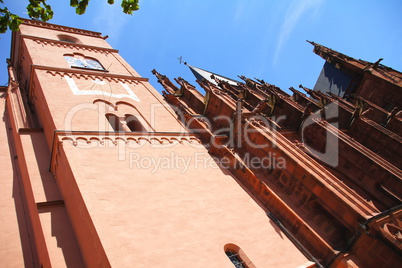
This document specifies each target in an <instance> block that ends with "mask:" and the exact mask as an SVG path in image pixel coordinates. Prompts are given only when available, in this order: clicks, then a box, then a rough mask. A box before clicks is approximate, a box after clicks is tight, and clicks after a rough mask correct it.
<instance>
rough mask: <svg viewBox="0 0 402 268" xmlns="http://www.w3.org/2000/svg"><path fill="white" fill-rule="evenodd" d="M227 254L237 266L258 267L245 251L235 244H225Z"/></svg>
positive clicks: (238, 267) (243, 267) (244, 267)
mask: <svg viewBox="0 0 402 268" xmlns="http://www.w3.org/2000/svg"><path fill="white" fill-rule="evenodd" d="M224 250H225V254H226V256H227V257H228V258H229V260H230V261H231V262H232V263H233V265H234V266H235V267H236V268H256V267H255V265H254V264H253V263H252V262H251V260H250V259H249V258H248V257H247V255H246V254H245V253H244V251H243V250H242V249H241V248H240V247H239V246H237V245H235V244H232V243H230V244H226V245H225V246H224Z"/></svg>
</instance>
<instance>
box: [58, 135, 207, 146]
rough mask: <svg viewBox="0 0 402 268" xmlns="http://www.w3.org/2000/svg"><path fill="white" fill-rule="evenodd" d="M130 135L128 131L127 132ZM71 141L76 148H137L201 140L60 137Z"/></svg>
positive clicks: (163, 137)
mask: <svg viewBox="0 0 402 268" xmlns="http://www.w3.org/2000/svg"><path fill="white" fill-rule="evenodd" d="M128 135H130V133H128ZM65 142H71V143H72V144H73V145H74V146H75V147H78V148H93V147H98V146H103V145H114V146H117V145H118V144H119V143H122V144H125V145H126V146H127V147H129V148H131V147H132V148H138V147H139V146H141V145H143V144H146V143H148V144H151V145H159V146H160V145H162V146H163V145H173V144H196V145H201V141H200V140H199V139H197V138H195V137H191V136H190V137H189V136H186V137H180V136H152V135H148V136H147V135H144V136H131V135H130V136H125V135H124V133H123V135H115V136H111V135H110V136H106V135H105V136H66V137H62V138H61V143H65Z"/></svg>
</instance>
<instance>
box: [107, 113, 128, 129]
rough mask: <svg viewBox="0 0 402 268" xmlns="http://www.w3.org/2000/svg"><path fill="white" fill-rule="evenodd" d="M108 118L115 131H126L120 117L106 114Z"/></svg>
mask: <svg viewBox="0 0 402 268" xmlns="http://www.w3.org/2000/svg"><path fill="white" fill-rule="evenodd" d="M106 118H107V121H109V124H110V126H111V127H112V129H113V130H114V131H124V128H123V124H122V123H121V122H120V119H119V117H118V116H116V115H114V114H106Z"/></svg>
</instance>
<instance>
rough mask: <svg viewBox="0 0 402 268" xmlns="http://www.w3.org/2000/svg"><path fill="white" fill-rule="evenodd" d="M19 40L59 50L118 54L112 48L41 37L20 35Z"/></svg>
mask: <svg viewBox="0 0 402 268" xmlns="http://www.w3.org/2000/svg"><path fill="white" fill-rule="evenodd" d="M21 38H25V39H31V40H34V41H35V42H36V43H37V44H41V45H50V46H52V47H54V46H57V47H60V48H71V49H76V50H83V51H93V52H96V53H101V54H109V53H118V52H119V51H118V50H117V49H113V48H106V47H96V46H90V45H84V44H77V43H70V42H66V41H60V40H54V39H48V38H42V37H37V36H31V35H21Z"/></svg>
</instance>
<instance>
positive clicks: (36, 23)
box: [22, 19, 102, 38]
mask: <svg viewBox="0 0 402 268" xmlns="http://www.w3.org/2000/svg"><path fill="white" fill-rule="evenodd" d="M22 20H23V21H24V24H27V25H32V26H36V27H41V28H47V29H52V30H57V31H63V32H68V33H75V34H81V35H87V36H92V37H100V38H102V34H101V33H99V32H92V31H87V30H82V29H77V28H71V27H66V26H61V25H56V24H51V23H46V22H42V21H37V20H28V19H22Z"/></svg>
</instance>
